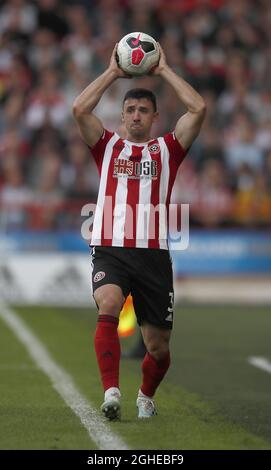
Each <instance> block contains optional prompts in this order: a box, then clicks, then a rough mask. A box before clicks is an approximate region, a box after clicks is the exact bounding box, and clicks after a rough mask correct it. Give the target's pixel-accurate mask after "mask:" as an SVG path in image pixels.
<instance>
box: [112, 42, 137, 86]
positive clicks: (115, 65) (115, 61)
mask: <svg viewBox="0 0 271 470" xmlns="http://www.w3.org/2000/svg"><path fill="white" fill-rule="evenodd" d="M117 47H118V43H116V44H115V47H114V49H113V52H112V55H111V59H110V62H109V67H108V70H111V71H113V72H114V74H115V75H116V78H132V76H131V75H128V74H127V73H125V72H124V71H123V70H122V69H121V68H120V67H119V64H118V58H117Z"/></svg>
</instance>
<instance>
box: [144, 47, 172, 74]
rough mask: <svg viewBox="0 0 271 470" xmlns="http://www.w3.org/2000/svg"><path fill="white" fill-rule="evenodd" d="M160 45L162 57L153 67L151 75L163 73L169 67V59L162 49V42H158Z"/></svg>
mask: <svg viewBox="0 0 271 470" xmlns="http://www.w3.org/2000/svg"><path fill="white" fill-rule="evenodd" d="M157 44H158V47H159V51H160V58H159V62H158V64H157V65H156V66H155V67H153V69H152V70H151V72H150V73H149V75H161V73H162V72H163V71H164V70H165V69H166V68H167V67H168V64H167V61H166V55H165V53H164V51H163V49H162V46H161V44H160V43H159V42H158V43H157Z"/></svg>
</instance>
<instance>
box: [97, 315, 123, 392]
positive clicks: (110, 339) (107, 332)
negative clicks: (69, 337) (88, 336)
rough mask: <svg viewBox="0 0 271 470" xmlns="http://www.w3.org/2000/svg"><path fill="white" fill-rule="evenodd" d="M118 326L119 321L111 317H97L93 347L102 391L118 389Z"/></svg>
mask: <svg viewBox="0 0 271 470" xmlns="http://www.w3.org/2000/svg"><path fill="white" fill-rule="evenodd" d="M118 324H119V320H118V319H117V318H115V317H113V316H110V315H99V317H98V323H97V328H96V333H95V338H94V346H95V351H96V356H97V361H98V366H99V369H100V374H101V379H102V383H103V387H104V391H106V390H107V389H108V388H110V387H117V388H119V363H120V342H119V336H118V331H117V329H118Z"/></svg>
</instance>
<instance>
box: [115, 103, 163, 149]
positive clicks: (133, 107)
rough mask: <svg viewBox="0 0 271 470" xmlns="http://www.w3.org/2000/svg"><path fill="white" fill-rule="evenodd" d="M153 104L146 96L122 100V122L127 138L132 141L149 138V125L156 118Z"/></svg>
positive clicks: (142, 140)
mask: <svg viewBox="0 0 271 470" xmlns="http://www.w3.org/2000/svg"><path fill="white" fill-rule="evenodd" d="M157 116H158V113H157V112H156V111H154V108H153V104H152V102H151V101H150V100H148V99H147V98H140V99H139V100H138V99H135V98H128V99H127V100H126V101H125V102H124V106H123V111H122V122H123V123H124V126H125V128H126V131H127V139H128V140H132V141H134V142H146V141H147V140H149V139H150V131H151V126H152V123H153V122H154V120H155V119H156V118H157Z"/></svg>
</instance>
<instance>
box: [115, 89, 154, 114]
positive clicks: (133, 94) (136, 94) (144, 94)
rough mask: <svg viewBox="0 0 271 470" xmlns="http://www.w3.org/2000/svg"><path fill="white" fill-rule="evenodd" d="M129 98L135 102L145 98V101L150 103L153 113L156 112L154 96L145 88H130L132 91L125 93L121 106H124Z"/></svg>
mask: <svg viewBox="0 0 271 470" xmlns="http://www.w3.org/2000/svg"><path fill="white" fill-rule="evenodd" d="M129 98H134V99H136V100H140V99H141V98H146V99H147V100H149V101H151V102H152V104H153V109H154V112H156V111H157V104H156V96H155V95H154V94H153V92H152V91H150V90H146V89H145V88H132V90H129V91H127V93H126V95H125V96H124V98H123V102H122V106H123V105H124V103H125V101H126V100H128V99H129Z"/></svg>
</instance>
